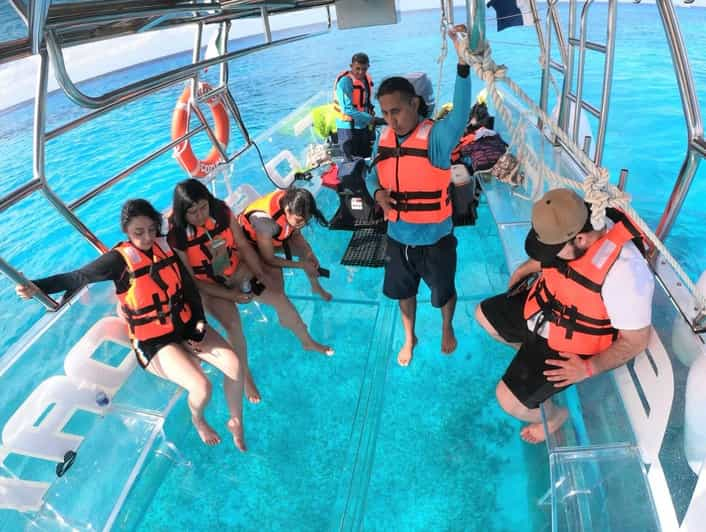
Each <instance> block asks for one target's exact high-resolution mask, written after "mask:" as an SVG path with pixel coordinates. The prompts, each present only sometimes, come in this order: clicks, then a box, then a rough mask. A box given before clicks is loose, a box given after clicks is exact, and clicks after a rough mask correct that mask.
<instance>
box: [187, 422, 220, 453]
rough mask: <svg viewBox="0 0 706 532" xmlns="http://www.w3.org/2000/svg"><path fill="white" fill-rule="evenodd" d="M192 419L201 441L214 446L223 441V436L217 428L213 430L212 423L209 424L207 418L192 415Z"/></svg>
mask: <svg viewBox="0 0 706 532" xmlns="http://www.w3.org/2000/svg"><path fill="white" fill-rule="evenodd" d="M191 421H192V422H193V423H194V428H195V429H196V432H198V433H199V436H200V438H201V441H202V442H204V443H205V444H206V445H209V446H214V445H218V444H219V443H221V437H220V436H219V435H218V433H217V432H216V431H215V430H213V428H212V427H211V425H209V424H208V423H207V422H206V420H205V419H203V418H201V419H198V418H195V417H194V416H191Z"/></svg>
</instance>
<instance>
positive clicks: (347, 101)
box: [336, 76, 373, 129]
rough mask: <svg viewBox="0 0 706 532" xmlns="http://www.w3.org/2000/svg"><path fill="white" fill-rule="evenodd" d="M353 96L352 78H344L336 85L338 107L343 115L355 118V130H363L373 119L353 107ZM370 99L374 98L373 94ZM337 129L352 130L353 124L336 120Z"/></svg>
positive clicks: (368, 114)
mask: <svg viewBox="0 0 706 532" xmlns="http://www.w3.org/2000/svg"><path fill="white" fill-rule="evenodd" d="M352 95H353V81H351V78H349V77H348V76H343V77H342V78H341V79H339V80H338V83H337V84H336V99H337V100H338V105H339V106H340V107H341V110H342V111H343V114H345V115H348V116H350V117H352V118H353V127H354V128H355V129H363V128H365V127H367V126H368V124H369V123H370V121H371V120H372V119H373V117H372V115H371V114H370V113H364V112H363V111H358V109H356V108H355V107H353V100H352V99H351V97H352ZM370 97H371V98H372V94H371V95H370ZM336 127H337V128H338V129H351V122H346V121H345V120H341V119H339V118H336Z"/></svg>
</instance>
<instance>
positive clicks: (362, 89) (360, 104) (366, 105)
mask: <svg viewBox="0 0 706 532" xmlns="http://www.w3.org/2000/svg"><path fill="white" fill-rule="evenodd" d="M346 76H347V77H349V78H350V80H351V82H353V92H352V93H351V102H352V103H353V107H355V108H356V109H357V110H358V111H361V112H363V113H370V112H371V111H372V109H373V106H372V104H371V103H370V100H371V96H370V95H371V94H372V93H373V79H372V78H371V77H370V76H369V75H368V73H367V72H366V73H365V81H361V80H359V79H356V77H355V76H354V75H353V74H352V73H351V71H350V70H344V71H343V72H341V73H340V74H339V75H338V76H336V81H334V82H333V109H334V111H336V112H337V113H338V118H339V119H340V120H344V121H346V122H352V121H353V118H352V117H351V116H349V115H347V114H344V113H343V110H342V109H341V103H340V102H339V101H338V97H337V96H336V87H338V82H339V81H341V78H344V77H346Z"/></svg>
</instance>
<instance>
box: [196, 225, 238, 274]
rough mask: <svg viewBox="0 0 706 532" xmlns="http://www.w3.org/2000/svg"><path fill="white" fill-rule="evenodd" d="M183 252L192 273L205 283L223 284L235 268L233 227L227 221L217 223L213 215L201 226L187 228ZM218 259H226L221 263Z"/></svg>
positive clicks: (235, 251) (236, 252) (236, 254)
mask: <svg viewBox="0 0 706 532" xmlns="http://www.w3.org/2000/svg"><path fill="white" fill-rule="evenodd" d="M220 247H222V248H223V249H220ZM186 256H187V257H188V259H189V265H190V266H191V269H192V270H193V271H194V277H195V278H196V279H198V280H200V281H205V282H207V283H218V284H224V283H225V282H226V280H227V279H228V278H229V277H230V276H231V275H232V274H233V273H235V270H236V269H237V268H238V262H239V256H238V251H237V246H236V245H235V239H234V238H233V231H231V229H230V226H229V225H219V224H217V223H216V220H214V219H213V218H212V217H209V218H208V220H207V221H206V224H205V226H203V227H197V228H196V229H195V230H194V228H193V227H192V226H189V227H188V228H187V231H186ZM221 261H226V263H225V264H222V265H221V264H220V263H221ZM214 264H215V265H216V268H215V269H214Z"/></svg>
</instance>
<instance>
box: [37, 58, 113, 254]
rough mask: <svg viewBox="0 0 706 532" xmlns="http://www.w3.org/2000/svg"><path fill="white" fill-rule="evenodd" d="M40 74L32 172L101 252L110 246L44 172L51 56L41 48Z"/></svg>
mask: <svg viewBox="0 0 706 532" xmlns="http://www.w3.org/2000/svg"><path fill="white" fill-rule="evenodd" d="M39 57H40V62H39V75H38V76H37V93H36V96H35V100H34V137H33V149H34V157H33V162H32V172H33V174H34V178H35V179H39V182H40V183H41V185H42V192H44V195H45V196H46V197H47V199H48V200H49V201H50V202H51V203H52V205H54V207H56V210H57V211H59V214H61V215H62V216H63V217H64V218H65V219H66V220H67V221H68V222H69V223H70V224H71V225H72V226H74V228H76V230H78V232H79V233H81V234H82V235H83V236H84V237H85V238H86V240H88V241H89V242H90V244H91V245H92V246H93V247H94V248H96V249H97V250H98V251H99V252H100V253H105V252H106V251H108V247H107V246H106V245H105V244H103V242H101V241H100V240H99V239H98V237H97V236H96V235H94V234H93V233H92V232H91V230H90V229H88V227H86V226H85V225H84V224H83V222H81V220H79V219H78V218H77V217H76V215H75V214H74V213H73V212H71V211H70V210H69V209H68V208H67V207H66V205H65V204H64V202H63V201H61V199H59V197H57V196H56V194H54V191H53V190H52V189H51V188H49V185H48V184H47V177H46V175H45V173H44V146H45V141H44V131H45V128H46V114H45V104H46V98H47V74H48V71H49V58H48V57H47V51H46V50H41V51H40V53H39Z"/></svg>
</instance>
